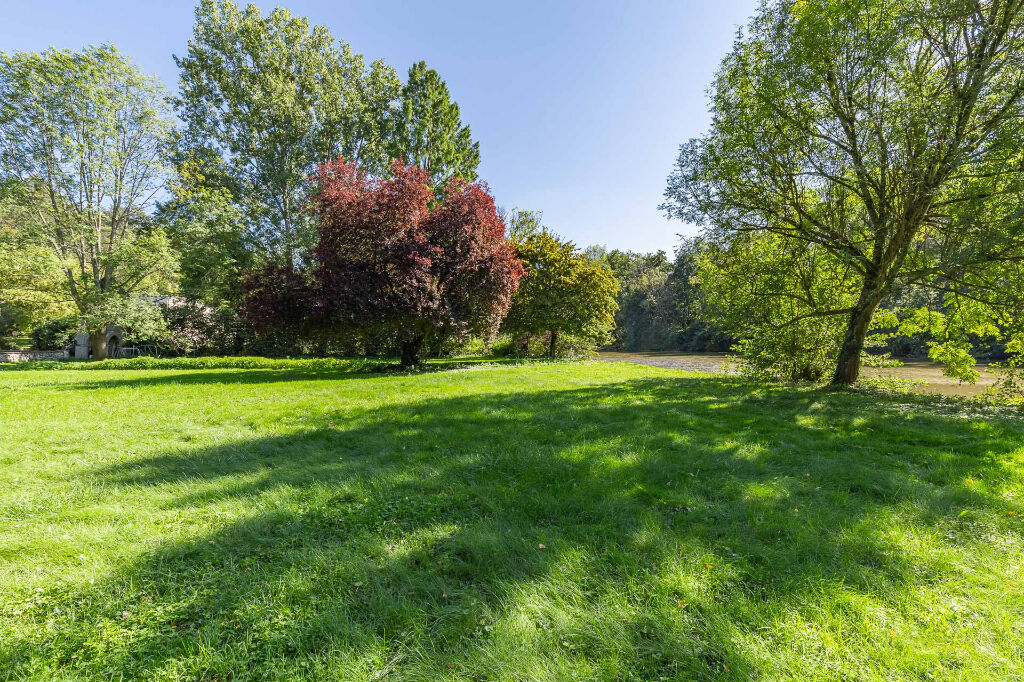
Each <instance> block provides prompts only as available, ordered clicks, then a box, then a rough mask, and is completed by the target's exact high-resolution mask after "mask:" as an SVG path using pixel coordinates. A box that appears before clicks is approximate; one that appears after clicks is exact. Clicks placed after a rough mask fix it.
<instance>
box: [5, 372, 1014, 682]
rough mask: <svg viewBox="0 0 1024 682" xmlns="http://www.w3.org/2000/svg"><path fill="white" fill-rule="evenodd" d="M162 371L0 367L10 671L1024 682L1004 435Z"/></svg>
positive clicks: (486, 382) (806, 414) (768, 408)
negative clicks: (995, 681)
mask: <svg viewBox="0 0 1024 682" xmlns="http://www.w3.org/2000/svg"><path fill="white" fill-rule="evenodd" d="M156 366H157V367H159V366H160V365H159V364H157V365H156ZM169 367H173V365H165V366H164V368H162V369H134V370H131V369H124V368H114V369H111V370H110V371H103V372H99V371H96V372H90V371H59V370H58V371H53V370H37V369H32V370H28V371H0V679H23V678H33V679H46V680H64V679H116V680H120V679H124V680H133V679H147V678H154V679H181V680H223V679H280V680H291V679H304V678H309V679H323V680H341V679H351V680H370V679H381V680H383V679H387V680H430V681H431V682H435V681H438V680H463V679H466V680H481V679H510V680H566V679H574V678H575V679H602V680H612V679H615V680H657V679H670V680H695V679H705V680H725V679H736V680H748V679H760V680H785V679H792V680H807V679H827V680H865V679H879V680H897V679H906V680H930V679H944V680H972V681H973V680H1019V679H1022V676H1024V673H1022V670H1024V577H1022V567H1024V544H1022V539H1024V538H1022V535H1024V420H1022V419H1020V418H1019V417H1012V416H1009V415H1007V414H1000V413H997V412H978V411H974V412H967V410H977V409H978V408H973V407H971V408H968V407H964V406H957V405H956V404H952V403H943V402H940V401H936V400H932V399H926V398H907V397H883V396H878V395H865V394H858V393H854V392H826V391H818V390H810V389H798V388H788V387H756V386H752V385H748V384H744V383H742V382H740V381H738V380H728V379H721V378H709V377H699V376H694V375H685V374H683V373H679V372H672V371H667V370H659V369H655V368H650V367H641V366H635V365H626V364H602V363H592V364H591V363H582V364H558V363H554V364H535V365H518V366H465V367H460V366H458V365H453V366H452V368H450V370H449V371H434V372H422V373H390V374H382V373H359V372H356V371H354V370H356V369H360V366H358V365H356V364H348V363H345V362H339V363H336V364H334V365H331V366H327V365H324V366H317V365H316V364H315V363H314V364H312V365H309V366H304V365H303V364H302V363H301V362H300V363H295V362H292V363H288V362H284V363H264V364H260V365H258V366H256V367H254V368H229V367H224V366H219V365H217V364H216V363H213V362H211V363H210V364H209V366H208V367H207V368H206V369H182V368H178V369H173V368H169Z"/></svg>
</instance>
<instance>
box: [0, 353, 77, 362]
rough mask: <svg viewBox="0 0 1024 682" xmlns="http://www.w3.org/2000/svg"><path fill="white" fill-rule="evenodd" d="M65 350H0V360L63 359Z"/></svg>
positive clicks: (66, 354)
mask: <svg viewBox="0 0 1024 682" xmlns="http://www.w3.org/2000/svg"><path fill="white" fill-rule="evenodd" d="M66 357H68V352H67V351H66V350H0V362H31V361H33V360H63V359H64V358H66Z"/></svg>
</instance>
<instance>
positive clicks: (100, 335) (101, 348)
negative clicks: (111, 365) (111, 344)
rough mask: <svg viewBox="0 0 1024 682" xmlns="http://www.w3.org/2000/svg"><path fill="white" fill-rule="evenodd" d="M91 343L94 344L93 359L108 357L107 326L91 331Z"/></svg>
mask: <svg viewBox="0 0 1024 682" xmlns="http://www.w3.org/2000/svg"><path fill="white" fill-rule="evenodd" d="M89 343H90V344H91V345H92V359H93V360H106V359H107V328H106V327H101V328H100V329H97V330H93V331H91V332H90V333H89Z"/></svg>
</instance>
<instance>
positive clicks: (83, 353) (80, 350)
mask: <svg viewBox="0 0 1024 682" xmlns="http://www.w3.org/2000/svg"><path fill="white" fill-rule="evenodd" d="M123 338H124V333H123V332H122V330H121V328H120V327H115V326H113V325H109V326H108V327H107V333H106V336H105V339H106V341H105V343H106V344H107V357H108V358H116V357H117V354H118V352H119V351H120V350H121V340H122V339H123ZM90 357H92V337H91V336H90V335H89V334H88V333H87V332H81V333H79V334H76V335H75V359H76V360H88V359H89V358H90Z"/></svg>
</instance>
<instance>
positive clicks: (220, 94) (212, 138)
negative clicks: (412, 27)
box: [176, 0, 400, 264]
mask: <svg viewBox="0 0 1024 682" xmlns="http://www.w3.org/2000/svg"><path fill="white" fill-rule="evenodd" d="M176 61H177V64H178V67H179V68H180V70H181V83H180V86H181V95H180V97H179V98H178V99H177V100H176V108H177V111H178V114H179V116H180V117H181V119H182V120H183V121H184V122H185V130H184V132H183V135H182V137H181V141H180V151H179V159H178V163H179V165H187V164H198V165H200V166H201V167H202V174H203V175H204V177H205V178H206V182H207V183H209V184H210V185H211V186H220V187H223V188H225V189H227V190H228V191H229V192H230V194H231V196H232V198H233V200H234V201H235V202H236V203H237V204H238V206H239V207H240V209H241V211H242V214H243V215H244V216H246V225H245V227H246V232H245V234H244V236H245V238H246V240H247V242H248V243H249V244H250V245H252V246H254V247H256V248H258V249H260V250H262V251H263V252H264V253H266V254H267V255H268V256H270V257H273V258H281V259H283V260H284V261H285V262H287V263H288V264H293V263H294V262H295V261H296V260H301V259H302V258H303V257H304V254H305V252H306V250H307V249H308V248H309V247H310V246H311V245H312V243H313V239H314V230H313V226H312V221H311V218H310V216H309V215H308V213H307V212H306V211H304V210H303V206H304V204H305V202H306V200H307V197H308V191H309V189H310V183H309V182H308V179H309V177H310V176H311V175H312V174H313V173H314V172H315V170H316V167H317V164H319V163H322V162H325V161H329V160H332V159H334V158H336V157H338V156H339V155H340V156H343V157H345V158H346V159H347V160H349V161H355V162H357V163H359V164H360V165H362V166H363V167H366V168H368V169H370V170H372V171H378V170H380V169H381V168H384V167H387V158H386V156H387V151H388V150H387V148H386V140H387V139H388V134H389V131H390V126H391V117H392V114H391V112H392V108H393V104H394V102H395V101H397V99H398V96H399V90H400V81H399V80H398V78H397V76H396V75H395V73H394V71H393V70H392V69H391V68H390V67H388V66H387V65H385V64H384V63H383V62H375V63H374V64H372V65H371V66H370V67H369V69H367V68H366V65H365V62H364V60H363V57H362V56H361V55H358V54H355V53H353V52H352V50H351V48H350V47H349V46H348V45H347V44H345V43H344V42H339V41H336V40H335V39H334V38H333V37H332V36H331V34H330V32H329V31H328V30H327V29H326V28H325V27H323V26H313V27H310V24H309V21H308V20H307V19H305V18H304V17H296V16H292V15H291V13H289V12H288V11H287V10H284V9H281V8H277V9H275V10H273V11H272V12H271V13H270V14H269V15H267V16H263V15H262V13H261V12H260V10H259V8H258V7H257V6H256V5H252V4H250V5H248V6H247V7H246V8H245V9H244V10H242V9H240V8H239V7H238V6H237V5H235V4H234V3H233V2H231V1H230V0H202V1H201V2H200V4H199V6H198V7H197V8H196V24H195V33H194V36H193V37H192V39H191V40H190V41H189V45H188V53H187V54H186V56H185V57H182V58H179V59H176Z"/></svg>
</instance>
